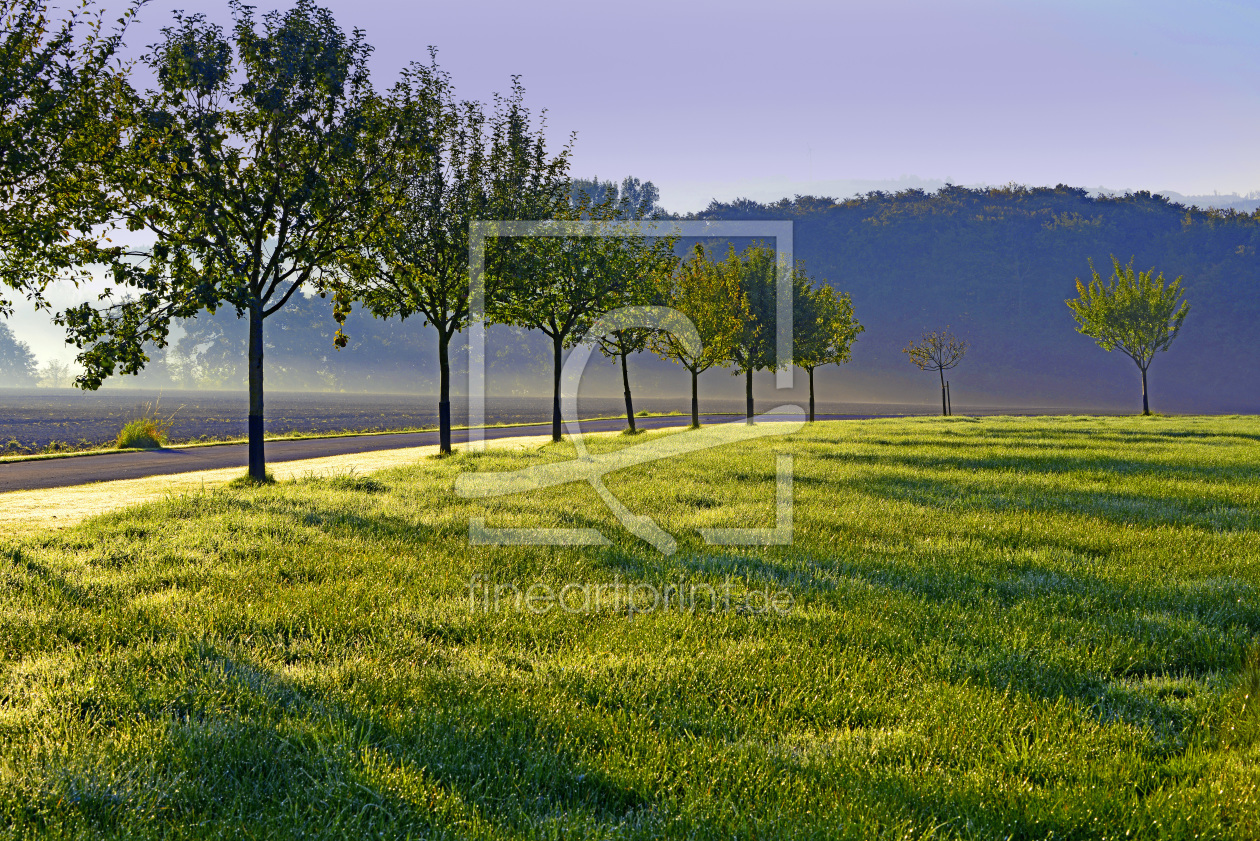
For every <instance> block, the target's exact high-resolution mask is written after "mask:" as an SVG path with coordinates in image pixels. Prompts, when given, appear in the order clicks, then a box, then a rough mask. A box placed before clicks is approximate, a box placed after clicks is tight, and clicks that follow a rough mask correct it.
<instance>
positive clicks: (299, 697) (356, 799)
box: [17, 641, 647, 838]
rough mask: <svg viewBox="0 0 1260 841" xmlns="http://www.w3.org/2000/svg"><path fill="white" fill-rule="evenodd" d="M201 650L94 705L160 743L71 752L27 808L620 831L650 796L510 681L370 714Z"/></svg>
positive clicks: (83, 821)
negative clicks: (105, 754) (95, 755)
mask: <svg viewBox="0 0 1260 841" xmlns="http://www.w3.org/2000/svg"><path fill="white" fill-rule="evenodd" d="M190 648H191V650H190V651H187V652H186V653H185V655H184V658H183V662H181V663H180V664H179V668H178V669H171V670H170V671H171V672H173V674H172V673H169V672H168V673H167V674H165V675H163V674H161V673H159V674H157V675H154V677H153V679H152V681H151V682H150V683H146V684H145V685H144V687H137V688H136V689H135V690H134V691H133V694H132V695H131V696H130V697H126V698H120V697H117V696H115V697H113V698H112V699H110V700H109V701H105V702H102V703H98V704H94V705H90V706H89V707H87V708H85V709H84V712H83V713H82V714H83V715H85V716H87V717H89V718H91V719H93V720H95V721H98V722H104V723H105V725H104V731H105V732H109V731H111V730H114V728H115V727H117V726H118V724H117V723H118V722H124V723H125V724H124V725H123V729H124V730H125V729H126V726H128V725H131V726H136V725H137V724H140V723H144V724H147V725H149V732H150V733H152V732H153V730H154V728H156V731H157V733H158V736H157V738H151V739H149V740H147V742H145V743H142V744H136V743H135V740H134V739H133V740H127V739H125V738H124V742H123V744H125V745H127V747H126V753H125V755H124V756H122V757H116V758H115V759H114V760H113V761H112V762H111V761H109V760H107V761H106V762H105V763H104V765H103V766H102V765H100V764H97V765H96V767H95V768H94V767H93V763H92V762H91V761H90V760H88V761H86V762H85V763H84V765H81V766H80V767H78V768H76V767H74V764H75V763H74V761H73V757H72V761H71V762H70V763H68V764H67V766H66V767H64V768H62V769H61V770H60V771H59V772H57V773H54V774H52V775H50V777H49V779H48V780H46V783H45V792H46V797H45V800H44V802H42V803H41V802H32V803H28V804H26V806H25V808H24V810H19V812H21V811H25V812H26V813H27V815H28V816H29V817H34V816H36V815H44V816H48V815H53V816H56V817H57V818H58V819H59V820H61V821H64V822H65V823H66V824H67V825H70V826H73V825H76V824H77V825H82V826H84V827H86V828H90V829H91V830H92V831H94V832H99V833H110V834H114V833H117V834H119V835H122V836H127V835H129V834H131V833H132V832H136V833H141V832H143V833H149V832H152V831H153V829H154V827H153V823H154V822H157V824H159V825H161V824H165V825H166V830H165V831H167V832H169V831H171V830H176V829H178V828H179V827H184V828H189V827H194V826H196V827H200V828H202V830H203V831H206V832H207V833H208V834H211V835H221V834H224V833H227V834H230V835H236V836H237V837H240V836H242V835H246V834H250V835H257V836H260V837H281V836H292V837H403V836H404V835H408V834H410V835H411V836H413V837H415V836H418V837H452V838H457V837H466V835H470V834H475V835H482V834H484V833H485V832H486V831H487V830H499V831H506V834H507V835H509V836H513V835H516V834H520V835H526V834H529V832H530V831H531V830H532V829H537V828H538V827H540V826H543V825H546V824H548V823H553V824H555V825H556V828H557V829H558V830H560V831H561V832H563V829H564V828H565V827H566V826H567V827H569V828H570V829H572V828H574V827H582V826H583V825H595V824H602V825H605V826H616V825H617V824H618V823H622V822H624V821H626V820H627V819H636V815H638V813H639V812H641V811H642V810H643V809H644V807H645V806H646V805H647V801H646V800H645V798H644V797H643V796H642V795H641V794H640V793H638V792H636V791H633V790H632V789H630V788H627V787H626V786H624V785H621V784H619V783H618V782H616V781H615V780H614V779H613V778H612V777H611V776H610V775H609V774H608V773H607V772H606V771H605V770H603V769H601V768H599V767H596V766H593V765H591V764H590V763H588V762H586V761H584V760H583V759H582V758H581V757H580V756H578V755H577V754H575V753H574V752H572V751H571V750H569V749H568V748H566V747H565V746H564V745H563V744H562V740H563V733H564V722H563V720H562V719H561V718H552V719H548V718H545V717H542V716H540V715H539V714H538V713H537V712H536V711H534V710H531V709H529V708H528V707H527V706H526V705H525V704H524V703H523V702H522V700H521V699H519V698H517V697H516V696H515V694H514V690H513V689H512V688H511V687H508V686H500V687H498V688H497V689H496V688H495V687H492V686H488V685H482V686H472V687H470V686H469V685H467V684H461V683H459V682H458V681H456V680H455V679H448V683H449V685H447V686H444V685H443V682H442V680H441V679H436V680H430V681H427V683H429V685H428V686H426V687H425V688H424V691H422V692H419V693H407V692H400V693H398V695H397V697H396V698H394V699H391V700H392V701H393V703H389V702H382V703H379V704H375V705H373V706H372V712H364V711H362V710H361V709H354V708H352V706H350V705H349V704H347V703H346V696H345V695H344V694H342V693H338V697H329V696H328V695H322V694H319V693H317V692H314V691H311V690H308V689H305V688H303V687H301V686H298V685H296V684H294V683H293V682H291V681H289V680H287V679H285V678H284V677H283V676H281V675H280V674H278V673H277V672H274V671H272V670H270V669H268V668H265V667H261V666H258V665H256V664H253V663H251V662H248V661H247V660H246V659H244V658H243V657H241V656H233V655H229V654H227V653H224V651H223V650H221V648H220V647H219V646H216V645H215V644H212V643H208V642H205V641H201V642H196V643H193V644H192V645H191V646H190ZM353 695H354V694H353V693H351V696H350V697H353ZM377 711H379V712H377ZM110 722H113V724H111V723H110ZM98 729H99V728H98ZM114 732H117V731H114ZM89 753H90V751H89ZM120 760H121V761H122V769H120V768H119V766H118V764H117V763H118V762H119V761H120ZM111 765H112V766H113V770H112V771H110V770H109V768H110V766H111ZM123 769H125V770H124V771H123V773H119V771H120V770H123ZM17 817H19V818H20V817H22V815H21V814H19V815H18V816H17ZM44 820H45V821H46V820H47V817H45V818H44ZM469 830H473V831H469ZM476 830H480V831H476ZM158 834H163V833H162V832H159V833H158Z"/></svg>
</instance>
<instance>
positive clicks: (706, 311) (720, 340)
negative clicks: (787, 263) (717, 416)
mask: <svg viewBox="0 0 1260 841" xmlns="http://www.w3.org/2000/svg"><path fill="white" fill-rule="evenodd" d="M660 282H661V287H660V292H659V293H658V299H659V300H660V301H661V302H663V303H664V305H665V306H667V307H669V308H670V309H672V310H673V311H675V312H676V313H678V314H679V315H680V316H681V317H684V318H686V319H688V320H689V321H690V322H691V324H692V325H694V326H695V329H696V332H697V333H698V334H699V338H700V344H699V345H696V344H694V343H690V342H688V341H686V338H685V336H684V334H683V331H682V330H674V331H668V330H662V331H660V332H657V333H655V334H654V335H653V337H652V341H651V348H652V352H653V353H655V354H656V355H657V356H659V357H661V358H662V359H670V360H673V361H674V362H677V363H678V364H680V365H682V366H683V368H685V369H687V371H688V373H690V374H691V426H692V427H693V428H698V427H699V426H700V386H699V378H700V375H701V374H703V373H704V372H705V371H707V370H709V369H710V368H712V367H713V366H715V365H721V364H723V363H724V362H726V361H727V360H729V359H730V357H731V348H732V346H733V344H734V342H735V340H736V338H737V336H739V334H740V333H741V331H742V330H743V328H744V325H745V324H746V323H747V321H748V301H747V299H746V298H745V297H744V295H743V290H742V288H741V286H740V283H739V276H738V275H737V274H735V273H733V272H729V271H728V272H723V271H719V270H718V267H717V266H715V265H714V263H713V261H712V260H711V259H710V258H709V255H708V253H707V252H706V251H705V250H704V247H703V246H701V245H697V246H696V247H695V250H694V251H693V252H692V254H691V256H690V257H689V258H688V259H687V260H685V261H682V262H681V263H679V264H678V265H677V266H676V267H675V269H674V271H673V272H670V273H669V274H667V275H664V276H662V278H661V281H660Z"/></svg>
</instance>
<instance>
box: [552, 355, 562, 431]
mask: <svg viewBox="0 0 1260 841" xmlns="http://www.w3.org/2000/svg"><path fill="white" fill-rule="evenodd" d="M551 346H552V355H553V359H554V361H555V368H556V371H555V375H554V378H553V380H552V390H551V440H552V441H559V440H560V366H561V363H562V361H563V360H562V355H563V351H564V338H563V337H562V336H561V335H560V334H559V333H557V334H556V336H555V338H553V339H552V340H551Z"/></svg>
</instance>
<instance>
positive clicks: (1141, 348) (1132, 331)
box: [1064, 256, 1190, 371]
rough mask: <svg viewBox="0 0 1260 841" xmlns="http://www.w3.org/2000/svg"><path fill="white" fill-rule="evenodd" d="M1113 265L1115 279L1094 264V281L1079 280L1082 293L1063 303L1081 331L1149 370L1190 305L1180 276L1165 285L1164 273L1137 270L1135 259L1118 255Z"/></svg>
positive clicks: (1174, 334)
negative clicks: (1125, 260)
mask: <svg viewBox="0 0 1260 841" xmlns="http://www.w3.org/2000/svg"><path fill="white" fill-rule="evenodd" d="M1111 264H1112V274H1111V280H1110V282H1105V281H1104V280H1103V279H1102V277H1101V276H1100V275H1099V274H1098V271H1097V270H1095V269H1094V265H1093V263H1090V267H1089V268H1090V271H1091V273H1092V274H1093V279H1092V280H1091V281H1090V282H1089V285H1088V286H1086V285H1085V284H1084V283H1082V282H1081V281H1080V279H1079V278H1078V279H1077V281H1076V292H1077V295H1078V297H1076V298H1073V299H1070V300H1068V301H1065V302H1064V303H1066V304H1067V305H1068V307H1069V308H1070V309H1071V310H1072V316H1073V317H1074V318H1075V319H1076V323H1077V325H1078V327H1077V329H1078V331H1079V332H1081V333H1084V334H1085V335H1086V336H1089V337H1090V338H1092V339H1094V341H1096V342H1098V346H1099V347H1101V348H1102V349H1103V350H1107V351H1111V350H1119V351H1120V352H1121V353H1123V354H1124V355H1125V356H1127V357H1129V358H1130V359H1132V360H1133V361H1134V362H1135V363H1136V364H1137V366H1138V367H1139V368H1141V369H1142V370H1143V371H1145V370H1146V369H1147V368H1149V367H1150V364H1151V360H1152V359H1154V358H1155V354H1157V353H1159V352H1161V351H1165V350H1168V346H1169V345H1171V344H1172V341H1173V339H1175V338H1177V334H1178V333H1180V332H1181V325H1182V323H1183V322H1184V321H1185V320H1186V314H1187V313H1189V312H1190V304H1189V303H1188V302H1187V301H1185V300H1183V299H1182V289H1181V278H1180V277H1178V278H1177V279H1176V280H1174V281H1173V282H1172V283H1170V284H1168V285H1167V286H1165V285H1164V275H1163V273H1162V272H1161V273H1160V274H1159V275H1158V276H1155V270H1154V269H1150V270H1149V271H1145V272H1140V271H1134V269H1133V261H1132V260H1130V261H1129V264H1128V265H1126V266H1121V265H1120V261H1119V260H1117V259H1116V258H1115V257H1114V256H1113V257H1112V258H1111Z"/></svg>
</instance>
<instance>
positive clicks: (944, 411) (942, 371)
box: [936, 368, 949, 417]
mask: <svg viewBox="0 0 1260 841" xmlns="http://www.w3.org/2000/svg"><path fill="white" fill-rule="evenodd" d="M936 373H938V374H940V375H941V417H945V416H946V415H948V414H949V406H948V405H947V404H946V403H945V369H944V368H937V369H936Z"/></svg>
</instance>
